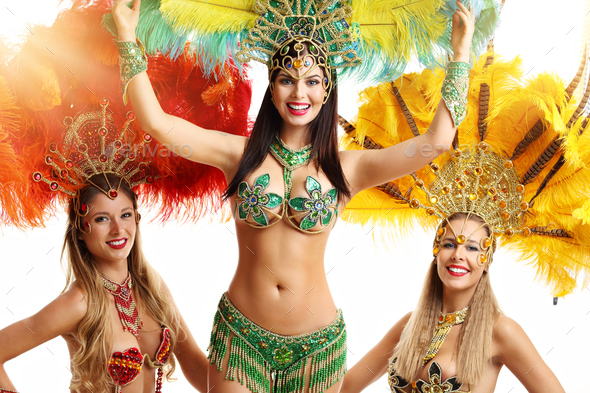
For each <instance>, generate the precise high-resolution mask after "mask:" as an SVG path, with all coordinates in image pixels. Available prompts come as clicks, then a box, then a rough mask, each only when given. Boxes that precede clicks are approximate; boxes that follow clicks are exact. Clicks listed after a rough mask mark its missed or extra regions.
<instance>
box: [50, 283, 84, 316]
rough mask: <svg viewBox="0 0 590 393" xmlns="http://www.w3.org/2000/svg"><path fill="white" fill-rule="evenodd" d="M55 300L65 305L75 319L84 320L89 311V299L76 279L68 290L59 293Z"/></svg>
mask: <svg viewBox="0 0 590 393" xmlns="http://www.w3.org/2000/svg"><path fill="white" fill-rule="evenodd" d="M55 301H56V302H57V303H58V304H59V305H60V306H62V307H65V308H66V309H67V310H68V312H69V313H70V314H71V316H72V318H73V319H77V320H79V321H80V320H82V318H84V316H85V315H86V312H87V311H88V299H87V298H86V294H85V293H84V290H83V289H82V287H81V286H80V284H78V282H77V281H75V282H74V283H73V284H72V285H71V286H70V288H68V290H66V291H65V292H64V293H62V294H61V295H59V296H58V297H57V299H55Z"/></svg>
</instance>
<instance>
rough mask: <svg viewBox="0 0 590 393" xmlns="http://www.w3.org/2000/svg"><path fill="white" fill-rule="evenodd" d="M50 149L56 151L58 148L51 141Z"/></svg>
mask: <svg viewBox="0 0 590 393" xmlns="http://www.w3.org/2000/svg"><path fill="white" fill-rule="evenodd" d="M49 150H50V151H51V152H52V153H54V152H55V151H56V150H57V145H56V144H55V143H50V144H49Z"/></svg>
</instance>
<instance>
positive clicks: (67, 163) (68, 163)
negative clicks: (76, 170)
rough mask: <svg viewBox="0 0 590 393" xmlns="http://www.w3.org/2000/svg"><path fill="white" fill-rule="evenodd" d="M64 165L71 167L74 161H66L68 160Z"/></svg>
mask: <svg viewBox="0 0 590 393" xmlns="http://www.w3.org/2000/svg"><path fill="white" fill-rule="evenodd" d="M66 166H67V167H68V168H73V167H74V163H73V162H72V161H68V162H66Z"/></svg>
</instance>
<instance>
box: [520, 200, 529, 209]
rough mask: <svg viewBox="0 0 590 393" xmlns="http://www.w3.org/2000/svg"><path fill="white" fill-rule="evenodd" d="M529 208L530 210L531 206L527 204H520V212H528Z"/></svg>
mask: <svg viewBox="0 0 590 393" xmlns="http://www.w3.org/2000/svg"><path fill="white" fill-rule="evenodd" d="M528 208H529V204H528V203H527V202H521V203H520V210H522V211H525V210H528Z"/></svg>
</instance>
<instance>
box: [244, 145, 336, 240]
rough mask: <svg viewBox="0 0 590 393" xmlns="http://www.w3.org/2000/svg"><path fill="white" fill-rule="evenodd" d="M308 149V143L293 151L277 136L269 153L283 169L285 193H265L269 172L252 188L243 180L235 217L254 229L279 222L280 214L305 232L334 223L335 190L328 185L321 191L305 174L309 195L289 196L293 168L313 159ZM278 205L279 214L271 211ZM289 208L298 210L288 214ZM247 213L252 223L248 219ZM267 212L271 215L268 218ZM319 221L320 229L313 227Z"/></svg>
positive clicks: (257, 180) (315, 231) (314, 231)
mask: <svg viewBox="0 0 590 393" xmlns="http://www.w3.org/2000/svg"><path fill="white" fill-rule="evenodd" d="M311 151H312V146H311V145H307V146H304V147H302V148H300V149H297V150H293V149H291V148H290V147H289V146H287V145H285V143H284V142H283V141H282V140H281V139H280V138H279V137H278V136H277V137H276V138H275V140H274V142H273V143H272V144H271V146H270V153H271V154H272V155H273V157H275V158H276V159H277V161H278V162H279V163H280V164H281V165H282V166H283V168H284V171H283V179H284V182H285V196H284V197H281V196H280V195H277V194H274V193H272V192H269V193H265V192H264V190H265V189H266V188H267V187H268V185H269V183H270V175H269V174H264V175H262V176H259V177H257V178H256V179H255V180H254V185H253V186H252V187H250V186H249V185H248V183H246V182H245V181H243V182H241V183H240V184H239V186H238V195H237V196H236V207H235V210H234V211H236V210H237V213H238V214H237V217H238V218H239V219H240V220H243V221H245V222H246V223H247V224H248V225H250V226H252V227H254V228H267V227H269V226H271V225H274V224H276V223H277V222H279V221H280V220H281V219H282V218H283V216H287V222H289V224H291V225H292V226H293V227H295V228H296V229H298V230H300V231H302V232H305V233H319V232H323V231H324V230H326V228H328V227H329V224H330V223H332V222H334V223H335V221H336V217H337V215H338V190H337V189H335V188H331V189H329V190H328V191H327V192H326V193H325V194H322V186H321V185H320V183H319V182H318V181H317V180H316V179H314V178H313V177H311V176H307V179H306V181H305V188H306V190H307V193H308V194H309V197H301V196H297V197H294V198H291V188H292V186H293V184H292V180H293V171H294V170H295V169H297V168H299V167H301V166H303V165H306V164H308V163H309V161H310V160H311V158H312V157H311ZM287 205H288V206H287ZM279 206H282V208H281V209H280V211H279V212H278V213H275V212H273V211H271V210H272V209H275V208H277V207H279ZM288 207H290V208H291V209H293V210H294V211H296V212H297V213H295V214H293V215H290V214H289V213H288V212H289V209H288ZM285 212H286V214H285ZM234 215H235V214H234ZM250 215H251V216H252V220H254V222H255V223H250V222H248V221H247V219H248V217H249V216H250ZM269 215H270V216H272V217H271V218H270V219H269ZM301 217H303V219H302V220H301V221H300V222H298V221H297V219H298V218H301ZM318 223H321V226H322V227H321V229H316V230H313V228H314V227H315V226H316V225H317V224H318Z"/></svg>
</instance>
